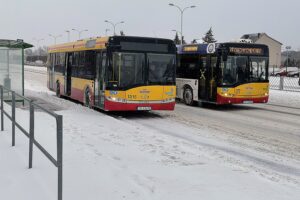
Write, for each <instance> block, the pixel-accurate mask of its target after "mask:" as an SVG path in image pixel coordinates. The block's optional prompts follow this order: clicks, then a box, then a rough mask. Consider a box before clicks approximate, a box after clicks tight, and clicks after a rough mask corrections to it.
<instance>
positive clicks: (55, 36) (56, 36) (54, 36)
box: [49, 34, 62, 44]
mask: <svg viewBox="0 0 300 200" xmlns="http://www.w3.org/2000/svg"><path fill="white" fill-rule="evenodd" d="M49 36H50V37H53V39H54V44H56V39H57V38H59V37H62V35H52V34H49Z"/></svg>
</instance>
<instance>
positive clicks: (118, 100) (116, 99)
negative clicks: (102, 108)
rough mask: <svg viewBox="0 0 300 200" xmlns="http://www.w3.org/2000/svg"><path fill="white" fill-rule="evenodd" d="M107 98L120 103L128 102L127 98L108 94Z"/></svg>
mask: <svg viewBox="0 0 300 200" xmlns="http://www.w3.org/2000/svg"><path fill="white" fill-rule="evenodd" d="M106 98H107V100H108V101H113V102H118V103H126V99H121V98H117V97H111V96H108V97H106Z"/></svg>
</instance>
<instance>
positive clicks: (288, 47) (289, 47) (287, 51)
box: [285, 46, 292, 72]
mask: <svg viewBox="0 0 300 200" xmlns="http://www.w3.org/2000/svg"><path fill="white" fill-rule="evenodd" d="M291 48H292V47H291V46H286V47H285V49H286V54H287V63H286V72H287V70H288V69H287V68H288V66H289V50H290V49H291Z"/></svg>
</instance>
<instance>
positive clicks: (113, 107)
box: [104, 100, 175, 111]
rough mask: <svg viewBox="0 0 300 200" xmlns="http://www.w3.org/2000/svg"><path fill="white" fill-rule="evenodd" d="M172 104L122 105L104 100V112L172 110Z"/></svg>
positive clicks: (173, 104)
mask: <svg viewBox="0 0 300 200" xmlns="http://www.w3.org/2000/svg"><path fill="white" fill-rule="evenodd" d="M174 108H175V100H174V101H173V102H166V103H163V102H160V103H122V102H113V101H109V100H105V102H104V110H106V111H149V110H174Z"/></svg>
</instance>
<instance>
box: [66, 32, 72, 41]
mask: <svg viewBox="0 0 300 200" xmlns="http://www.w3.org/2000/svg"><path fill="white" fill-rule="evenodd" d="M66 33H67V34H68V42H70V34H71V31H69V30H66Z"/></svg>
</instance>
